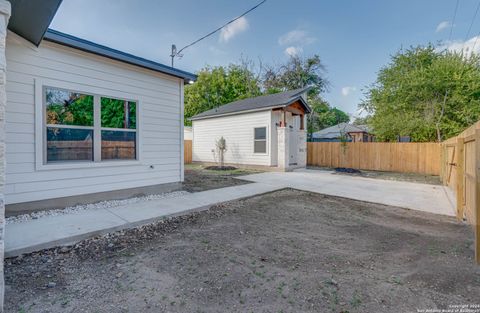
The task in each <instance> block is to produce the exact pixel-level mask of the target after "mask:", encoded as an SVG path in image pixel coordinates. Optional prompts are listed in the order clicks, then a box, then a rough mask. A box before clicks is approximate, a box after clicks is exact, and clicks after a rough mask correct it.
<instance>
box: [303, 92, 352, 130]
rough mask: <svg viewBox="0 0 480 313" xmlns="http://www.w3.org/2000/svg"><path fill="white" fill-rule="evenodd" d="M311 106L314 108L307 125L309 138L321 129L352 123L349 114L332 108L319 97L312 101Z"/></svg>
mask: <svg viewBox="0 0 480 313" xmlns="http://www.w3.org/2000/svg"><path fill="white" fill-rule="evenodd" d="M309 104H310V107H311V108H312V113H311V114H310V115H309V117H308V123H307V128H308V129H307V132H308V136H309V137H310V136H311V134H312V133H314V132H316V131H318V130H320V129H324V128H327V127H330V126H333V125H337V124H339V123H348V122H349V121H350V116H348V114H346V113H345V112H343V111H342V110H339V109H337V108H331V107H330V105H329V104H328V103H327V102H326V101H324V100H322V99H320V98H318V97H317V98H314V99H312V100H310V101H309Z"/></svg>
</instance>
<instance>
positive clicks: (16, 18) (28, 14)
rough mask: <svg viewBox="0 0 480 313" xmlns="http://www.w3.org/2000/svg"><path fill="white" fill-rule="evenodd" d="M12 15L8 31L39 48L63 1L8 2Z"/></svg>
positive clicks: (11, 0)
mask: <svg viewBox="0 0 480 313" xmlns="http://www.w3.org/2000/svg"><path fill="white" fill-rule="evenodd" d="M8 1H9V2H10V4H11V7H12V14H11V16H10V20H9V22H8V29H10V30H11V31H12V32H14V33H16V34H17V35H19V36H21V37H23V38H25V39H26V40H28V41H29V42H31V43H33V44H34V45H35V46H38V45H39V44H40V43H41V42H42V39H43V36H44V35H45V32H46V31H47V29H48V26H49V25H50V23H51V22H52V19H53V17H54V16H55V13H57V10H58V8H59V7H60V4H61V3H62V0H41V1H38V0H8Z"/></svg>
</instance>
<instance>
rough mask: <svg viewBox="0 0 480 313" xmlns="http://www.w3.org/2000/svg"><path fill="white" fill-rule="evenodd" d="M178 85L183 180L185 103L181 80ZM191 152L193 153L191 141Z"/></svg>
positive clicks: (182, 176) (182, 178)
mask: <svg viewBox="0 0 480 313" xmlns="http://www.w3.org/2000/svg"><path fill="white" fill-rule="evenodd" d="M179 85H180V181H181V182H183V181H184V180H185V154H184V153H185V139H184V138H183V136H184V133H183V132H184V130H183V128H184V110H185V104H184V98H183V91H184V84H183V81H179ZM192 136H193V134H192ZM192 139H193V137H192ZM192 153H193V143H192Z"/></svg>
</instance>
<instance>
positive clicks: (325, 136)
mask: <svg viewBox="0 0 480 313" xmlns="http://www.w3.org/2000/svg"><path fill="white" fill-rule="evenodd" d="M342 140H346V141H349V142H373V141H374V140H375V136H374V135H373V134H372V133H371V132H370V130H369V128H368V126H367V125H352V124H348V123H340V124H337V125H334V126H331V127H328V128H324V129H322V130H319V131H317V132H314V133H313V134H312V141H315V142H339V141H342Z"/></svg>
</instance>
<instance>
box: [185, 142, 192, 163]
mask: <svg viewBox="0 0 480 313" xmlns="http://www.w3.org/2000/svg"><path fill="white" fill-rule="evenodd" d="M183 163H185V164H190V163H192V141H191V140H185V141H184V142H183Z"/></svg>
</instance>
